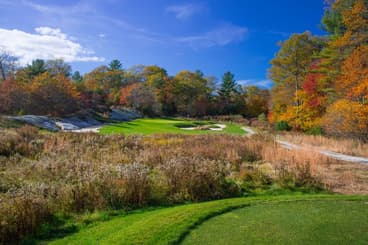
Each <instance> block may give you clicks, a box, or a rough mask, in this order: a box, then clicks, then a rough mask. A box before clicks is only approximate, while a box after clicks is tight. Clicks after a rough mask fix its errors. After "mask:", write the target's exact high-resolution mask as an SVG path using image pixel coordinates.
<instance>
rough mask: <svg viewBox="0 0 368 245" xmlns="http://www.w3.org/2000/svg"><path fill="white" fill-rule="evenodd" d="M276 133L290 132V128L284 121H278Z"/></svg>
mask: <svg viewBox="0 0 368 245" xmlns="http://www.w3.org/2000/svg"><path fill="white" fill-rule="evenodd" d="M276 130H277V131H290V130H291V127H290V125H289V124H288V123H287V122H286V121H280V122H277V123H276Z"/></svg>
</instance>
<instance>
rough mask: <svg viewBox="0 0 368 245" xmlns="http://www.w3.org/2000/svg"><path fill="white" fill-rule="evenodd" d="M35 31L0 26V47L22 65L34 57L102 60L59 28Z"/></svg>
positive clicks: (66, 59)
mask: <svg viewBox="0 0 368 245" xmlns="http://www.w3.org/2000/svg"><path fill="white" fill-rule="evenodd" d="M35 32H36V33H34V34H33V33H27V32H24V31H21V30H17V29H13V30H8V29H3V28H0V47H2V48H3V49H5V50H6V51H8V52H9V53H10V54H12V55H14V56H16V57H18V58H19V62H20V63H21V64H22V65H25V64H28V63H30V62H31V61H32V60H34V59H64V60H65V61H66V62H75V61H82V62H88V61H95V62H98V61H103V60H104V58H101V57H97V56H94V55H93V54H94V52H93V51H91V50H88V49H86V48H84V47H83V46H82V45H81V44H79V43H78V42H76V41H74V40H73V39H72V38H71V37H69V36H68V35H66V34H65V33H63V32H62V31H61V30H60V29H54V28H50V27H38V28H36V29H35Z"/></svg>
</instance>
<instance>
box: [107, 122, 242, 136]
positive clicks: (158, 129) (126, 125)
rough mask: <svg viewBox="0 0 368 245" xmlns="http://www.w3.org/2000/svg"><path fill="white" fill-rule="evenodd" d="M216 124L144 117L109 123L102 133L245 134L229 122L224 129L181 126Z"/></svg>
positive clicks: (212, 123)
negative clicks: (200, 128)
mask: <svg viewBox="0 0 368 245" xmlns="http://www.w3.org/2000/svg"><path fill="white" fill-rule="evenodd" d="M200 124H202V125H214V124H215V123H214V122H207V121H191V120H185V119H174V118H160V119H158V118H153V119H152V118H143V119H137V120H134V121H131V122H123V123H117V124H112V125H107V126H104V127H103V128H101V130H100V132H101V133H102V134H143V135H148V134H192V135H198V134H219V133H220V134H221V133H222V134H236V135H242V134H245V132H244V130H242V129H241V126H240V125H237V124H232V123H227V124H226V128H225V129H224V130H222V131H211V130H184V129H182V128H181V127H185V126H187V127H195V126H198V125H200Z"/></svg>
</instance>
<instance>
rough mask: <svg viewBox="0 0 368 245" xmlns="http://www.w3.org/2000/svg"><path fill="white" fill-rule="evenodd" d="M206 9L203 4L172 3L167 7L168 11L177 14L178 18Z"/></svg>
mask: <svg viewBox="0 0 368 245" xmlns="http://www.w3.org/2000/svg"><path fill="white" fill-rule="evenodd" d="M203 9H204V6H203V5H201V4H182V5H171V6H169V7H167V8H166V12H168V13H173V14H175V17H176V18H177V19H186V18H189V17H191V16H192V15H194V14H198V13H200V12H201V11H202V10H203Z"/></svg>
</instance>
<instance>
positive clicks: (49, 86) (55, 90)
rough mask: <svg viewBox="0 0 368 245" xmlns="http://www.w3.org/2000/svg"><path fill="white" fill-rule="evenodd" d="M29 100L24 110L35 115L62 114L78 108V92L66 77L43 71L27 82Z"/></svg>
mask: <svg viewBox="0 0 368 245" xmlns="http://www.w3.org/2000/svg"><path fill="white" fill-rule="evenodd" d="M26 90H27V91H29V93H30V101H29V104H28V105H27V106H26V108H25V111H26V112H27V113H31V114H37V115H54V116H62V115H67V114H69V113H72V112H75V111H76V110H78V100H79V93H78V91H77V89H76V87H75V85H74V84H73V83H72V81H70V80H69V79H68V78H67V77H65V76H64V75H62V74H60V75H57V76H53V75H51V74H49V73H48V72H44V73H42V74H40V75H38V76H36V77H34V79H33V80H32V82H31V83H29V84H27V88H26Z"/></svg>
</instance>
